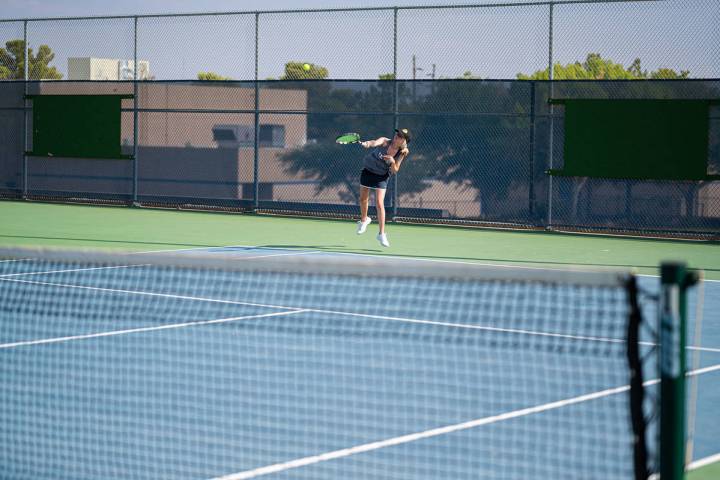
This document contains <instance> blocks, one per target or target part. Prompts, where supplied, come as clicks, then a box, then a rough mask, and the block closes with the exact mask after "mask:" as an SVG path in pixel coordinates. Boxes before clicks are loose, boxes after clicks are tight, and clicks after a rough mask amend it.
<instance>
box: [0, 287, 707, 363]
mask: <svg viewBox="0 0 720 480" xmlns="http://www.w3.org/2000/svg"><path fill="white" fill-rule="evenodd" d="M0 281H2V282H16V283H28V284H32V285H44V286H52V287H63V288H78V289H82V290H91V291H100V292H108V293H123V294H131V295H145V296H151V297H162V298H177V299H180V300H194V301H200V302H213V303H225V304H232V305H246V306H252V307H263V308H275V309H283V310H303V311H305V312H313V313H322V314H330V315H343V316H350V317H362V318H372V319H375V320H389V321H395V322H404V323H416V324H422V325H434V326H441V327H450V328H464V329H469V330H483V331H490V332H501V333H516V334H524V335H534V336H542V337H554V338H565V339H570V340H583V341H594V342H605V343H623V342H624V340H622V339H617V338H607V337H590V336H582V335H569V334H563V333H554V332H539V331H534V330H522V329H513V328H500V327H489V326H483V325H471V324H464V323H450V322H439V321H435V320H422V319H416V318H406V317H391V316H386V315H374V314H368V313H353V312H343V311H337V310H325V309H317V308H306V307H290V306H285V305H270V304H263V303H253V302H241V301H237V300H220V299H213V298H204V297H191V296H186V295H173V294H169V293H154V292H145V291H140V290H121V289H115V288H101V287H88V286H84V285H71V284H64V283H54V282H40V281H35V280H19V279H11V278H0ZM640 344H641V345H646V346H656V344H654V343H651V342H640ZM686 349H688V350H700V351H706V352H714V353H720V348H709V347H694V346H689V347H686Z"/></svg>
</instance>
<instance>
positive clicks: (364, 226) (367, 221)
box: [357, 217, 372, 235]
mask: <svg viewBox="0 0 720 480" xmlns="http://www.w3.org/2000/svg"><path fill="white" fill-rule="evenodd" d="M370 222H372V219H371V218H370V217H367V218H366V219H365V221H363V222H357V223H358V229H357V234H358V235H360V234H362V233H365V230H367V227H368V225H370Z"/></svg>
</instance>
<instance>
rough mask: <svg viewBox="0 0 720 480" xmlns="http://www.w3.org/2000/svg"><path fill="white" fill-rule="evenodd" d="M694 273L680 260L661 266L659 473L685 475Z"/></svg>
mask: <svg viewBox="0 0 720 480" xmlns="http://www.w3.org/2000/svg"><path fill="white" fill-rule="evenodd" d="M696 279H697V275H695V274H693V273H690V272H688V271H687V266H686V265H685V264H684V263H679V262H664V263H663V264H662V265H661V266H660V305H659V308H658V331H659V332H660V357H659V359H660V368H659V370H660V455H659V457H660V477H661V478H662V479H663V480H681V479H683V478H685V374H686V362H685V343H686V331H685V330H686V324H687V312H686V307H687V288H688V287H689V286H691V285H693V284H694V283H695V281H696Z"/></svg>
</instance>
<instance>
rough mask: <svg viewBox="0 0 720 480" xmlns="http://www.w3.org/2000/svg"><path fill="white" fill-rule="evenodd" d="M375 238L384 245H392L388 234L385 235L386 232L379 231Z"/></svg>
mask: <svg viewBox="0 0 720 480" xmlns="http://www.w3.org/2000/svg"><path fill="white" fill-rule="evenodd" d="M375 238H377V239H378V242H380V245H382V246H383V247H389V246H390V242H388V239H387V235H385V234H384V233H378V235H377V237H375Z"/></svg>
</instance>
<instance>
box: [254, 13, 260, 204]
mask: <svg viewBox="0 0 720 480" xmlns="http://www.w3.org/2000/svg"><path fill="white" fill-rule="evenodd" d="M259 29H260V14H259V13H255V139H254V142H255V145H254V148H253V211H254V212H256V211H257V210H258V208H259V205H260V185H259V183H258V182H259V179H258V175H259V171H260V152H259V150H258V149H259V148H260V86H259V84H258V55H259V51H260V47H259V38H260V33H259Z"/></svg>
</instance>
